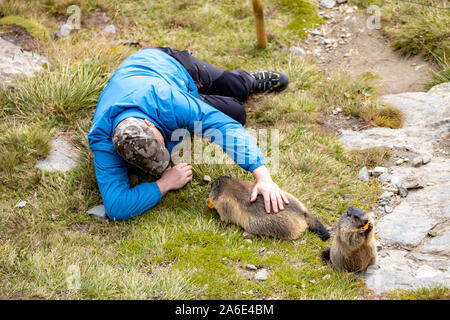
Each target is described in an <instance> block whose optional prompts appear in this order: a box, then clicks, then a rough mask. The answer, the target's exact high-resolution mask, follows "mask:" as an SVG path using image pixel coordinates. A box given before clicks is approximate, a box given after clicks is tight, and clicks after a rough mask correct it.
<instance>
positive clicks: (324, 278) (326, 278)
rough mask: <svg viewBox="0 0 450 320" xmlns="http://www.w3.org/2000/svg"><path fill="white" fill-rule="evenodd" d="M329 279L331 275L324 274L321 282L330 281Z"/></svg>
mask: <svg viewBox="0 0 450 320" xmlns="http://www.w3.org/2000/svg"><path fill="white" fill-rule="evenodd" d="M330 278H331V275H330V274H326V275H324V276H323V277H322V280H328V279H330Z"/></svg>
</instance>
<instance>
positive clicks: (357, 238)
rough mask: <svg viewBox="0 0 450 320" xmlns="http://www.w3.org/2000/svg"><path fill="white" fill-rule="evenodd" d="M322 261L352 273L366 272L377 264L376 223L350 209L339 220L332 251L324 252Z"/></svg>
mask: <svg viewBox="0 0 450 320" xmlns="http://www.w3.org/2000/svg"><path fill="white" fill-rule="evenodd" d="M322 259H323V260H324V261H330V260H331V264H332V265H333V267H334V268H336V269H338V270H346V271H350V272H357V271H364V270H366V269H367V267H368V266H370V265H374V264H376V263H377V247H376V245H375V238H374V222H373V219H372V218H371V217H369V215H368V214H366V213H365V212H364V211H362V210H361V209H359V208H356V207H350V208H348V209H347V210H346V211H345V213H344V215H343V216H342V217H341V219H340V220H339V224H338V227H337V230H336V234H335V236H334V238H333V244H332V245H331V249H330V248H327V249H326V250H325V251H323V252H322Z"/></svg>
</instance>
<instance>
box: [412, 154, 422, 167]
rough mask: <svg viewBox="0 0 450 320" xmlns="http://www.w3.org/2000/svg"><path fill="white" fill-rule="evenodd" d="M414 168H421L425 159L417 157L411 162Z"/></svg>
mask: <svg viewBox="0 0 450 320" xmlns="http://www.w3.org/2000/svg"><path fill="white" fill-rule="evenodd" d="M411 164H412V166H413V167H420V166H421V165H422V164H423V159H422V157H421V156H418V157H415V158H414V159H413V160H412V162H411Z"/></svg>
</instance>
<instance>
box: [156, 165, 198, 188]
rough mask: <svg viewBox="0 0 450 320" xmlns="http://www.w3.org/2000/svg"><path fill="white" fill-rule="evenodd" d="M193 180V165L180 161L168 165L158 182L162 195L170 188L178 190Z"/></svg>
mask: <svg viewBox="0 0 450 320" xmlns="http://www.w3.org/2000/svg"><path fill="white" fill-rule="evenodd" d="M191 180H192V166H191V165H188V164H187V163H179V164H177V165H175V166H173V167H170V166H169V167H167V169H166V170H165V171H164V172H163V174H162V176H161V178H160V179H159V180H157V181H156V184H157V185H158V187H159V190H160V191H161V196H163V195H165V194H166V193H167V192H168V191H170V190H177V189H180V188H182V187H184V186H185V185H186V183H188V182H189V181H191Z"/></svg>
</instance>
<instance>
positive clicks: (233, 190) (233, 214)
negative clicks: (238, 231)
mask: <svg viewBox="0 0 450 320" xmlns="http://www.w3.org/2000/svg"><path fill="white" fill-rule="evenodd" d="M253 186H254V184H253V183H252V182H250V181H240V180H236V179H233V178H231V177H220V178H219V179H217V180H216V181H214V182H213V183H212V185H211V192H210V193H209V198H208V206H209V207H210V208H215V209H216V210H217V212H218V213H219V215H220V219H221V220H222V221H226V222H232V223H235V224H237V225H240V226H241V227H242V228H244V229H245V231H246V232H248V233H251V234H255V235H266V236H272V237H275V238H280V239H289V240H292V239H297V238H298V237H300V235H301V234H302V232H303V231H305V230H306V228H309V230H311V231H312V232H314V233H316V234H318V235H319V237H320V238H321V239H322V240H324V241H325V240H327V239H328V238H329V237H330V235H329V233H328V230H327V229H325V227H324V226H323V225H322V224H321V223H320V222H319V220H317V219H316V218H315V217H314V216H312V215H311V214H309V213H308V211H307V210H306V208H305V206H304V205H303V204H302V203H301V202H300V201H299V200H297V199H296V198H295V197H294V196H293V195H291V194H289V193H287V192H286V195H287V197H288V200H289V204H286V205H285V209H284V210H283V211H280V212H279V213H277V214H267V213H266V210H265V207H264V199H263V197H262V196H261V195H258V198H257V199H256V201H255V202H250V194H251V191H252V188H253Z"/></svg>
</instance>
